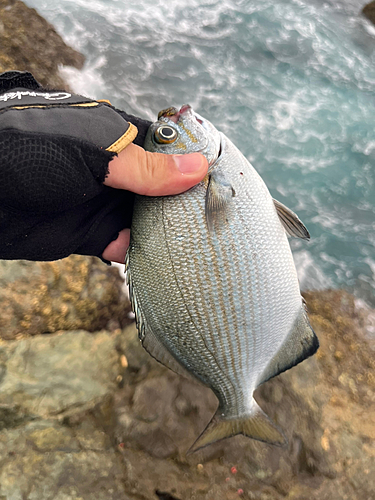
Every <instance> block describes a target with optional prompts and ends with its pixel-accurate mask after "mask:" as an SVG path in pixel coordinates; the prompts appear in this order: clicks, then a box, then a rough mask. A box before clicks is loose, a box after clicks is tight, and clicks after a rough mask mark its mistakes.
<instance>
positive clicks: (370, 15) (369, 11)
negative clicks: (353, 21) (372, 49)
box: [362, 1, 375, 24]
mask: <svg viewBox="0 0 375 500" xmlns="http://www.w3.org/2000/svg"><path fill="white" fill-rule="evenodd" d="M362 14H363V15H364V16H365V17H367V19H368V20H369V21H371V22H372V23H373V24H375V1H374V2H370V3H368V4H367V5H365V6H364V7H363V9H362Z"/></svg>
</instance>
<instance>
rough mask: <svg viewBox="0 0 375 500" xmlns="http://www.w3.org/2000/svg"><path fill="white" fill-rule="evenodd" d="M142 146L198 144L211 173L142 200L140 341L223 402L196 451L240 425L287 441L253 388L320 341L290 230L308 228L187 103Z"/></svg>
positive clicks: (130, 276) (135, 255)
mask: <svg viewBox="0 0 375 500" xmlns="http://www.w3.org/2000/svg"><path fill="white" fill-rule="evenodd" d="M146 149H148V150H150V151H158V152H162V153H166V154H170V153H182V154H183V153H190V152H193V151H199V152H201V153H203V154H204V155H205V156H206V158H207V159H208V162H209V171H208V175H207V177H206V178H205V179H204V181H202V182H201V183H200V184H198V185H197V186H195V187H194V188H192V189H190V190H189V191H187V192H185V193H183V194H180V195H177V196H165V197H146V196H137V197H136V202H135V207H134V215H133V224H132V229H131V242H130V246H129V249H128V252H127V257H126V273H127V280H128V283H129V285H130V295H131V300H132V304H133V310H134V312H135V315H136V322H137V327H138V331H139V336H140V340H141V341H142V345H143V347H144V348H145V349H146V350H147V351H148V352H149V353H150V354H151V356H153V357H154V358H156V359H157V360H158V361H160V362H161V363H163V364H164V365H166V366H168V367H169V368H171V369H172V370H174V371H176V372H177V373H185V374H186V372H187V373H189V374H190V375H192V376H193V377H195V378H196V379H198V380H199V381H200V382H202V383H203V384H205V385H206V386H208V387H209V388H210V389H212V391H213V392H214V393H215V395H216V396H217V398H218V400H219V406H218V410H217V412H216V414H215V415H214V417H213V419H212V420H211V422H210V423H209V424H208V426H207V427H206V429H205V430H204V431H203V433H202V434H201V435H200V436H199V437H198V439H197V440H196V442H195V443H194V445H193V446H192V448H191V449H190V451H195V450H197V449H199V448H202V447H204V446H207V445H208V444H210V443H213V442H215V441H217V440H220V439H224V438H227V437H230V436H234V435H236V434H243V435H245V436H249V437H251V438H254V439H258V440H260V441H265V442H268V443H273V444H276V445H283V444H285V442H286V440H285V437H284V434H283V432H282V431H281V430H280V429H279V428H278V427H277V426H276V425H275V424H274V423H273V422H272V421H271V420H270V419H269V417H268V416H267V415H266V414H265V413H264V412H263V411H262V410H261V408H260V407H259V406H258V404H257V403H256V401H255V399H254V398H253V392H254V390H255V389H256V388H257V387H258V386H259V385H260V384H262V383H263V382H265V381H266V380H268V379H270V378H271V377H274V376H275V375H278V374H279V373H281V372H283V371H285V370H287V369H288V368H291V367H292V366H294V365H296V364H298V363H299V362H301V361H302V360H304V359H305V358H307V357H308V356H310V355H312V354H313V353H315V351H316V350H317V348H318V346H319V343H318V339H317V337H316V335H315V334H314V332H313V330H312V328H311V326H310V324H309V321H308V318H307V314H306V311H305V307H304V303H303V299H302V297H301V294H300V289H299V283H298V279H297V273H296V269H295V266H294V262H293V257H292V253H291V250H290V246H289V243H288V239H287V233H288V234H289V235H292V236H296V237H300V238H304V239H308V238H309V233H308V231H307V229H306V228H305V226H304V225H303V224H302V222H301V221H300V220H299V218H298V217H297V216H296V214H294V213H293V212H292V211H291V210H289V209H288V208H287V207H285V206H284V205H283V204H281V203H280V202H277V201H276V200H273V198H272V197H271V195H270V193H269V191H268V189H267V187H266V185H265V184H264V182H263V180H262V179H261V177H260V176H259V175H258V173H257V172H256V171H255V169H254V168H253V167H252V165H250V163H249V162H248V161H247V160H246V158H245V157H244V156H243V155H242V154H241V153H240V151H239V150H238V149H237V148H236V147H235V146H234V145H233V144H232V143H231V142H230V140H229V139H228V138H227V137H226V136H225V135H224V134H222V133H220V132H218V131H217V130H216V128H215V127H214V126H213V125H212V124H211V123H210V122H208V121H207V120H205V119H204V118H202V117H201V116H199V115H198V114H197V113H194V111H193V110H192V108H191V107H190V106H189V105H185V106H183V107H182V108H181V109H180V110H177V109H176V108H169V109H167V110H164V111H161V112H160V113H159V115H158V121H156V122H155V123H153V124H152V125H151V127H150V129H149V131H148V135H147V138H146Z"/></svg>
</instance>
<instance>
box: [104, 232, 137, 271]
mask: <svg viewBox="0 0 375 500" xmlns="http://www.w3.org/2000/svg"><path fill="white" fill-rule="evenodd" d="M129 241H130V229H123V230H122V231H120V232H119V235H118V237H117V238H116V239H115V240H114V241H111V243H110V244H109V245H108V246H107V247H106V248H105V250H104V252H103V253H102V257H103V259H105V260H110V261H112V262H119V263H120V264H123V263H124V262H125V255H126V250H127V249H128V246H129Z"/></svg>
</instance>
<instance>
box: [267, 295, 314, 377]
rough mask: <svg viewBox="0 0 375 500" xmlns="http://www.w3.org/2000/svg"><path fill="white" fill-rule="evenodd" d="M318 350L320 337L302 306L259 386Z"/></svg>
mask: <svg viewBox="0 0 375 500" xmlns="http://www.w3.org/2000/svg"><path fill="white" fill-rule="evenodd" d="M318 348H319V340H318V337H317V336H316V335H315V332H314V330H313V329H312V327H311V325H310V322H309V319H308V317H307V313H306V311H305V307H304V305H303V304H301V309H300V312H299V314H298V316H297V318H296V320H295V322H294V325H293V328H292V330H291V332H290V334H289V335H288V337H287V338H286V339H285V341H284V343H283V344H282V346H281V348H280V349H279V350H278V352H277V353H276V354H275V356H274V357H273V358H272V359H271V361H270V362H269V363H268V365H267V367H266V369H265V370H264V372H263V373H262V375H261V377H260V379H259V380H258V385H260V384H263V382H266V381H267V380H269V379H270V378H272V377H275V376H276V375H279V373H282V372H285V371H286V370H289V368H292V367H293V366H296V365H298V363H301V361H303V360H304V359H306V358H308V357H310V356H312V355H313V354H315V352H316V351H317V350H318Z"/></svg>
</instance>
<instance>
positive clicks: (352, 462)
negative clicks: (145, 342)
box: [114, 291, 375, 500]
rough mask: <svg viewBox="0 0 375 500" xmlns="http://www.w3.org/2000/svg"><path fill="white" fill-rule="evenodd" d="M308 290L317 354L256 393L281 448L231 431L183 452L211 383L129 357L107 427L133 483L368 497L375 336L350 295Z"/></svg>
mask: <svg viewBox="0 0 375 500" xmlns="http://www.w3.org/2000/svg"><path fill="white" fill-rule="evenodd" d="M306 298H307V303H308V306H309V310H310V317H311V321H312V325H313V327H314V329H315V330H316V332H317V334H318V336H319V339H320V342H321V348H320V350H319V351H318V354H317V355H316V356H314V357H312V358H310V359H308V360H306V361H304V362H303V363H301V364H300V365H298V366H297V367H295V368H293V369H291V370H289V371H288V372H286V373H284V374H282V375H280V376H278V377H276V378H275V379H273V380H271V381H269V382H267V383H266V384H264V385H263V386H262V387H261V388H259V389H258V391H257V394H256V397H257V400H258V401H259V403H260V405H261V407H262V408H264V410H265V411H266V413H267V414H268V415H269V416H270V417H271V418H272V419H273V420H274V421H275V422H277V423H278V425H280V426H281V427H282V428H283V429H284V430H285V432H286V434H287V437H288V440H289V445H288V447H287V448H286V449H280V448H275V447H272V446H269V445H267V444H264V443H259V442H256V441H253V440H250V439H247V438H244V437H241V436H237V437H235V438H232V439H229V440H225V441H223V442H219V443H216V444H214V445H212V446H209V447H207V448H206V449H204V450H202V451H200V452H197V453H196V454H194V455H192V456H188V457H186V456H185V453H186V451H187V450H188V448H189V447H190V446H191V445H192V443H193V442H194V440H195V439H196V438H197V437H198V435H199V434H200V432H202V430H203V429H204V427H205V425H206V424H207V422H208V421H209V420H210V418H211V417H212V415H213V414H214V412H215V410H216V405H217V402H216V400H215V398H214V397H213V395H212V393H211V392H210V391H209V390H207V389H206V388H204V387H201V386H200V385H198V384H195V383H192V382H190V381H188V380H185V379H183V378H182V377H179V376H177V375H175V374H173V373H172V372H170V371H167V370H165V369H164V368H162V367H160V365H157V364H154V365H152V364H150V361H147V359H146V358H145V363H147V365H146V366H147V371H148V374H145V373H144V372H143V373H142V370H141V369H138V368H137V369H135V370H134V369H131V368H130V366H129V369H130V372H128V375H127V377H126V378H125V379H124V380H125V384H124V388H123V389H122V390H121V391H118V392H117V393H116V399H115V406H114V410H115V412H116V422H117V423H116V427H115V430H114V432H115V437H116V439H117V440H118V441H120V444H121V450H122V453H123V454H124V458H123V459H124V464H125V468H126V471H127V477H128V479H129V480H130V481H131V484H132V485H133V486H134V488H135V489H136V490H137V491H138V492H141V491H142V494H144V495H145V497H146V498H153V496H152V495H153V494H154V492H155V489H157V490H159V491H161V492H166V493H168V494H170V495H171V496H173V497H175V498H180V499H185V498H196V499H210V498H215V500H216V499H217V500H221V499H223V500H224V499H231V498H233V499H234V498H239V495H238V491H239V490H241V489H242V490H243V492H244V493H243V498H251V499H275V500H277V499H280V500H281V499H284V498H287V499H303V498H306V499H307V498H308V499H325V498H327V499H328V498H329V499H331V500H335V499H337V500H339V499H340V500H341V499H345V498H347V499H358V500H360V499H361V500H362V499H368V500H369V499H370V498H372V495H373V491H374V489H373V477H375V476H374V474H375V392H374V389H375V376H374V368H375V360H374V351H373V348H374V342H372V343H371V342H370V343H369V342H368V341H367V340H366V338H365V337H364V335H363V333H362V326H361V325H362V323H363V316H362V313H361V315H359V314H358V313H357V311H356V307H355V300H354V298H353V297H352V296H350V295H348V294H346V293H344V292H339V291H329V292H324V293H323V292H321V293H315V294H313V293H310V294H306ZM371 313H373V312H371V311H369V314H371ZM134 338H135V332H134ZM136 348H137V345H136V344H133V343H132V342H131V341H130V342H129V341H128V343H127V347H126V346H125V345H124V346H123V349H124V352H125V354H126V357H127V359H129V360H131V359H132V357H133V352H134V351H135V350H136ZM126 349H127V352H126ZM137 364H139V362H137ZM162 458H164V459H167V460H164V461H161V459H162ZM172 458H173V459H174V460H173V461H171V459H172ZM232 467H235V469H236V471H237V473H232V472H231V470H232ZM129 471H130V472H129Z"/></svg>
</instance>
